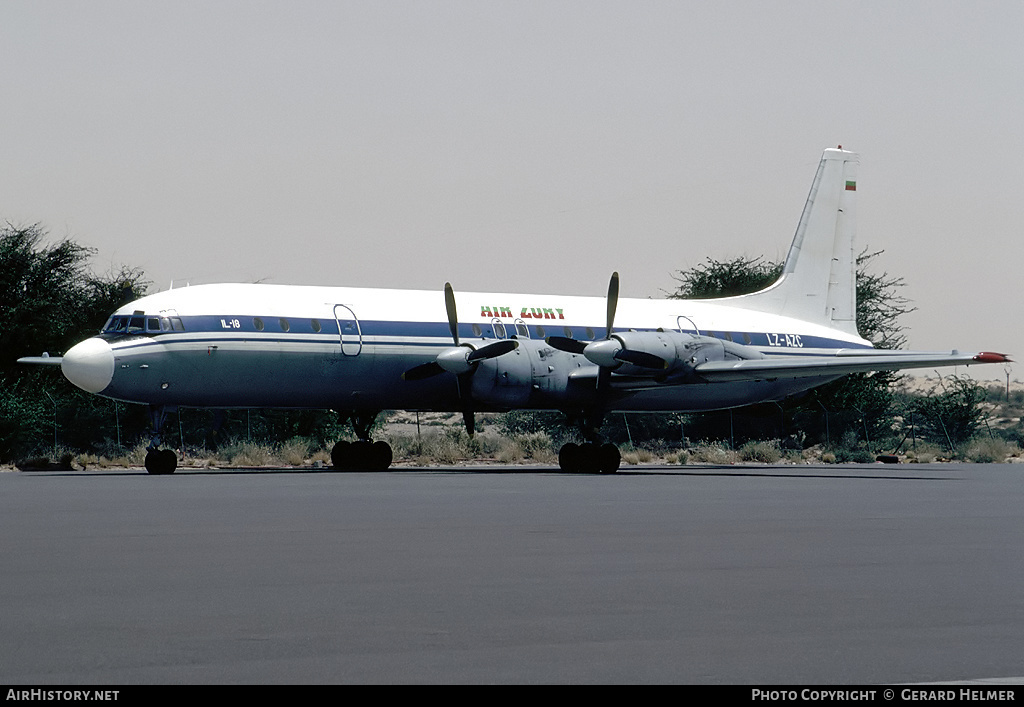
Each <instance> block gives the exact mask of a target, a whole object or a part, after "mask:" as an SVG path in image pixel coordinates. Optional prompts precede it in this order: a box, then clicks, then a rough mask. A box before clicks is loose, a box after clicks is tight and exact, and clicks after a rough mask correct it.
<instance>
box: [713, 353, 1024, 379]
mask: <svg viewBox="0 0 1024 707" xmlns="http://www.w3.org/2000/svg"><path fill="white" fill-rule="evenodd" d="M1004 362H1010V358H1009V357H1007V356H1006V355H1005V354H1000V353H992V352H988V351H982V352H980V353H979V352H975V353H961V352H959V351H951V352H949V353H937V352H920V351H885V352H884V353H883V352H882V351H880V350H868V351H866V352H865V353H859V352H857V351H854V350H846V351H840V352H838V353H836V355H834V356H806V357H802V356H790V357H786V358H765V359H756V360H745V361H708V362H707V363H702V364H699V365H697V366H695V367H694V373H695V374H696V375H697V376H698V377H699V378H700V379H703V380H705V381H707V382H708V383H725V382H732V381H756V380H775V379H778V378H814V377H816V376H840V375H846V374H848V373H870V372H872V371H898V370H903V369H906V368H932V367H935V366H958V365H963V366H969V365H971V364H973V363H1004Z"/></svg>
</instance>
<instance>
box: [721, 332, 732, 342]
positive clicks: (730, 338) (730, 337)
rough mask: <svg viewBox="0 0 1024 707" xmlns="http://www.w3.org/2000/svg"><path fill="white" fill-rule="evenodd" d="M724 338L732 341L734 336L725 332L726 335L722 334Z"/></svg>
mask: <svg viewBox="0 0 1024 707" xmlns="http://www.w3.org/2000/svg"><path fill="white" fill-rule="evenodd" d="M722 336H723V337H725V340H726V341H732V334H730V333H729V332H725V333H724V334H722Z"/></svg>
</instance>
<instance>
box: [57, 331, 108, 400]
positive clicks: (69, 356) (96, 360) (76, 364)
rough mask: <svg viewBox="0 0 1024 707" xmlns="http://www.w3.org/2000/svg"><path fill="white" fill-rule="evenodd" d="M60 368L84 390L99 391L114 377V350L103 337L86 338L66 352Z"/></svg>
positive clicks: (66, 376) (65, 375)
mask: <svg viewBox="0 0 1024 707" xmlns="http://www.w3.org/2000/svg"><path fill="white" fill-rule="evenodd" d="M60 369H61V371H62V372H63V373H64V377H65V378H67V379H68V380H69V381H71V382H72V383H74V384H75V385H77V386H78V387H79V388H81V389H82V390H86V391H89V392H90V393H99V392H100V391H102V390H103V389H104V388H106V387H107V386H108V385H110V381H111V379H112V378H113V377H114V352H113V351H111V350H110V345H109V344H107V342H106V341H104V340H103V339H86V340H85V341H83V342H82V343H80V344H75V345H74V346H72V347H71V349H70V350H69V351H68V352H67V353H66V354H64V357H63V358H62V359H61V362H60Z"/></svg>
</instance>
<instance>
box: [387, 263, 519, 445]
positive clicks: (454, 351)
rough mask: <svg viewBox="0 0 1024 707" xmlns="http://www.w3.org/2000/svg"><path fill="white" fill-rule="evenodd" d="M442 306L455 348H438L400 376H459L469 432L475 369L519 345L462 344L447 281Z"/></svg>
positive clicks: (512, 342)
mask: <svg viewBox="0 0 1024 707" xmlns="http://www.w3.org/2000/svg"><path fill="white" fill-rule="evenodd" d="M444 307H445V311H446V312H447V314H448V331H449V332H451V335H452V341H453V342H455V346H454V348H448V349H445V350H443V351H441V352H440V353H439V354H437V357H436V358H435V359H434V360H433V361H429V362H427V363H423V364H420V365H419V366H414V367H412V368H410V369H409V370H407V371H406V372H405V373H403V374H402V379H403V380H407V381H416V380H424V379H426V378H431V377H433V376H436V375H438V374H440V373H445V372H448V373H454V374H456V375H457V376H458V384H459V397H460V398H461V399H462V403H463V406H464V410H463V413H462V417H463V420H465V423H466V432H468V433H469V434H470V435H472V434H473V431H474V429H475V428H476V421H475V419H474V415H473V409H472V399H471V397H470V378H471V377H472V375H473V373H474V372H475V371H476V367H477V364H478V363H480V362H481V361H484V360H487V359H489V358H497V357H498V356H502V355H504V354H507V353H508V352H510V351H513V350H515V349H516V348H518V347H519V342H518V341H515V340H514V339H502V340H500V341H495V342H494V343H491V344H487V345H486V346H481V347H480V348H474V347H473V346H471V345H469V344H462V343H460V342H459V315H458V311H457V310H456V308H455V291H454V290H453V289H452V285H451V283H450V282H446V283H444Z"/></svg>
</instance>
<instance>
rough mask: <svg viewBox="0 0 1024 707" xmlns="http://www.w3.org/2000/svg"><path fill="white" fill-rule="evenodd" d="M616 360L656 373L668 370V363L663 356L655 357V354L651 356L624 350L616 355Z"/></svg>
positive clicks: (645, 353) (643, 352) (642, 352)
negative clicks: (652, 370) (649, 369)
mask: <svg viewBox="0 0 1024 707" xmlns="http://www.w3.org/2000/svg"><path fill="white" fill-rule="evenodd" d="M615 358H616V359H618V360H619V361H625V362H626V363H632V364H633V365H634V366H640V367H641V368H653V369H654V370H656V371H663V370H665V369H666V368H668V361H666V360H665V359H663V358H662V357H661V356H655V355H654V354H649V353H647V352H646V351H631V350H630V349H622V350H621V351H619V352H618V353H616V354H615Z"/></svg>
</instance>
